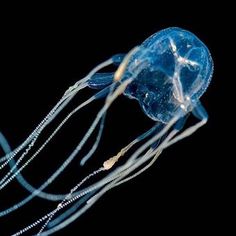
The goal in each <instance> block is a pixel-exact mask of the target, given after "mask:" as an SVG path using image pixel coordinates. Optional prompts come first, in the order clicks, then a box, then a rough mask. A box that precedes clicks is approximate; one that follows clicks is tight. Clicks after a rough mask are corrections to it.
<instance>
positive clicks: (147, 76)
mask: <svg viewBox="0 0 236 236" xmlns="http://www.w3.org/2000/svg"><path fill="white" fill-rule="evenodd" d="M133 74H135V78H134V80H133V81H132V83H130V84H129V85H128V86H127V88H126V90H125V92H124V94H125V95H126V96H128V97H129V98H132V99H136V100H138V102H139V104H140V106H141V107H142V109H143V111H144V112H145V114H146V115H147V116H149V117H150V118H151V119H153V120H155V121H161V122H163V123H167V122H169V121H170V120H171V119H172V118H173V117H174V116H176V115H177V114H181V113H183V112H182V109H183V108H184V109H185V110H186V112H189V111H190V110H191V109H192V107H193V106H194V105H195V103H196V102H197V101H198V100H199V98H200V97H201V96H202V94H203V93H204V92H205V90H206V89H207V87H208V85H209V83H210V81H211V77H212V74H213V61H212V58H211V55H210V52H209V50H208V48H207V47H206V45H205V44H204V43H203V42H202V41H201V40H200V39H199V38H197V36H195V35H194V34H193V33H191V32H189V31H186V30H183V29H181V28H177V27H174V28H168V29H164V30H161V31H159V32H157V33H155V34H153V35H152V36H150V37H149V38H148V39H146V40H145V41H144V42H143V43H142V44H141V45H140V47H139V50H138V51H137V52H136V53H135V54H134V55H133V56H132V57H131V59H130V62H129V65H128V66H127V72H126V73H125V74H124V77H123V79H126V78H129V77H130V76H132V75H133Z"/></svg>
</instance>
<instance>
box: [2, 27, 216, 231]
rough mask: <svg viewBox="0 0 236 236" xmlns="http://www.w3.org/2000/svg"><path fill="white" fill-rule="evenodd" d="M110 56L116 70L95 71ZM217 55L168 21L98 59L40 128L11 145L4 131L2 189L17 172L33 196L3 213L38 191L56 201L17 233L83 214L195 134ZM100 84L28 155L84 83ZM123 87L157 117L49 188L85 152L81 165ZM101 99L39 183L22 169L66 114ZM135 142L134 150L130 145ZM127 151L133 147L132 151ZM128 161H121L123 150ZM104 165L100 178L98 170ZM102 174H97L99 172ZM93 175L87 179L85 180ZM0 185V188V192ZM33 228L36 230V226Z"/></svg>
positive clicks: (203, 113) (51, 226) (204, 117)
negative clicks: (79, 175) (191, 120)
mask: <svg viewBox="0 0 236 236" xmlns="http://www.w3.org/2000/svg"><path fill="white" fill-rule="evenodd" d="M110 64H115V65H117V67H118V68H117V70H116V71H115V72H114V73H98V71H99V70H100V69H102V68H104V67H106V66H108V65H110ZM212 73H213V62H212V58H211V55H210V53H209V51H208V49H207V47H206V46H205V45H204V43H202V42H201V41H200V40H199V39H198V38H197V37H196V36H195V35H194V34H192V33H191V32H188V31H186V30H183V29H180V28H168V29H165V30H162V31H159V32H157V33H156V34H154V35H152V36H151V37H149V38H148V39H147V40H145V41H144V42H143V43H142V44H141V45H140V46H137V47H135V48H134V49H133V50H131V51H130V52H129V53H128V54H126V55H125V54H119V55H115V56H113V57H112V58H110V59H108V60H107V61H105V62H103V63H101V64H99V65H98V66H97V67H95V68H94V69H93V70H92V71H91V72H90V73H89V74H88V75H87V76H86V77H84V78H83V79H81V80H79V81H78V82H76V83H75V84H74V85H73V86H71V87H70V88H69V89H68V90H66V92H65V94H64V95H63V96H62V98H61V99H60V100H59V101H58V103H57V104H56V105H55V106H54V107H53V108H52V110H51V111H50V112H49V113H48V114H47V116H46V117H45V118H44V119H43V120H42V122H40V124H38V126H36V128H35V130H34V131H33V132H32V133H31V134H30V135H29V136H28V137H27V138H26V139H25V141H23V142H22V144H21V145H20V146H18V147H16V148H15V149H14V150H11V149H10V146H9V144H8V142H7V140H6V139H5V137H4V136H3V134H1V133H0V145H1V147H2V149H3V150H4V152H5V153H6V155H5V156H3V157H1V158H0V170H5V169H7V168H10V169H9V170H7V173H6V174H5V175H4V176H3V178H2V179H1V180H0V191H2V190H3V189H4V188H6V187H7V186H8V185H9V184H10V183H11V182H12V181H14V180H17V181H18V182H19V184H20V185H22V186H23V187H24V188H25V189H26V190H27V191H28V193H29V194H28V196H27V197H26V198H24V199H22V200H21V201H20V202H16V203H15V204H13V205H12V206H9V207H7V208H6V209H0V217H4V216H6V215H8V214H10V213H12V212H14V211H16V210H18V209H19V208H21V207H24V205H26V204H28V203H29V202H30V201H31V200H32V199H33V198H35V197H40V198H43V199H46V200H48V201H57V202H58V205H57V207H56V208H55V209H52V210H51V211H50V212H48V213H46V214H45V215H44V216H39V217H38V218H36V219H35V221H34V222H32V223H29V225H28V226H26V227H25V228H23V229H21V230H19V231H18V232H16V233H15V234H13V235H15V236H16V235H21V234H24V233H26V232H28V231H31V230H32V231H33V230H34V234H37V235H50V234H53V233H55V232H57V231H59V230H60V229H62V228H64V227H66V226H67V225H69V224H70V223H71V222H73V221H74V220H76V219H77V218H78V217H80V216H81V215H82V214H83V213H84V212H85V211H86V210H87V209H89V208H90V207H91V206H92V205H93V204H94V203H95V202H96V201H97V200H98V199H99V198H100V197H102V196H103V194H105V193H106V192H107V191H108V190H110V189H112V188H114V187H116V186H119V185H120V184H122V183H124V182H126V181H128V180H130V179H132V178H134V177H136V176H137V175H139V174H141V173H142V172H143V171H145V170H146V169H148V168H149V167H150V166H151V165H152V164H153V163H154V162H155V161H156V159H157V158H158V157H159V155H160V154H161V153H162V151H163V150H164V149H166V148H167V147H169V146H170V145H172V144H174V143H176V142H178V141H179V140H181V139H183V138H185V137H187V136H189V135H191V134H192V133H194V132H195V131H196V130H197V129H198V128H199V127H201V126H202V125H204V124H205V123H206V121H207V113H206V111H205V110H204V108H203V106H202V105H201V104H200V101H199V99H200V97H201V96H202V94H203V93H204V92H205V90H206V88H207V86H208V85H209V83H210V80H211V77H212ZM86 87H89V88H91V89H96V90H98V91H97V93H95V94H94V95H93V96H92V97H90V98H89V99H87V100H86V101H84V102H82V103H81V104H79V105H78V106H77V107H76V108H75V109H74V110H72V111H71V112H70V113H69V114H68V115H67V116H66V117H65V118H64V119H63V120H62V121H61V123H60V124H59V125H58V126H57V127H56V128H55V130H54V131H53V132H52V133H51V134H50V135H48V138H47V139H46V140H45V142H44V143H43V144H42V145H41V146H40V147H39V148H38V149H37V150H36V151H34V152H33V154H32V153H30V155H29V151H30V150H31V149H32V147H33V146H34V144H35V143H36V142H37V139H38V137H39V136H40V134H41V133H42V132H43V131H44V130H45V128H46V127H47V126H48V125H49V124H50V123H51V122H52V121H53V120H54V119H55V117H57V115H58V114H59V113H61V112H62V111H63V109H64V108H65V107H66V106H67V105H68V104H69V102H70V101H71V100H72V99H73V98H74V97H75V96H76V95H77V93H79V91H81V90H83V89H84V88H86ZM120 95H125V96H127V97H129V98H131V99H135V100H137V101H138V102H139V104H140V106H141V108H142V110H143V112H144V113H145V114H146V115H147V116H148V117H149V118H151V119H152V120H153V122H154V125H153V127H152V128H151V129H149V130H147V131H146V132H145V133H143V134H140V135H139V136H138V137H137V138H135V139H134V140H133V141H132V142H130V143H129V144H127V145H126V146H125V147H124V148H122V149H121V150H120V152H118V153H117V154H116V155H115V156H112V157H108V158H107V160H106V161H104V162H103V163H101V166H98V168H97V169H96V170H94V171H93V172H92V173H90V174H88V175H87V176H85V177H84V178H83V179H82V180H81V181H80V182H79V183H78V184H76V185H75V186H74V187H73V188H72V189H71V190H70V191H69V192H68V193H66V194H52V193H49V192H46V191H45V189H46V188H47V187H48V186H49V185H51V184H52V183H53V182H54V181H55V179H56V178H57V177H58V176H59V175H61V174H62V172H63V171H64V170H65V169H66V168H67V167H68V166H69V165H70V164H71V162H72V161H73V160H74V159H75V158H78V157H80V158H81V159H80V160H81V161H80V165H81V166H83V165H84V164H85V163H86V162H87V161H88V159H89V158H91V157H92V156H93V154H94V152H95V151H96V149H97V148H98V146H99V142H100V139H101V136H102V132H103V128H104V124H105V118H106V113H107V111H108V110H109V107H110V106H111V105H112V103H113V102H114V101H115V100H116V99H117V97H119V96H120ZM98 99H104V100H105V102H104V105H103V107H102V108H101V109H100V111H99V112H98V113H97V115H96V117H95V118H94V120H93V122H92V124H91V126H90V127H88V130H87V131H86V133H85V134H84V136H83V138H82V139H81V140H80V141H79V142H78V145H77V146H76V148H75V149H74V150H72V152H71V154H70V155H69V156H68V157H66V158H65V161H64V162H63V164H62V165H61V166H60V167H59V168H58V169H57V170H56V171H54V172H53V173H52V175H51V176H50V177H49V178H48V179H47V180H46V181H44V182H43V183H42V184H41V186H39V187H37V188H35V187H34V186H32V185H31V184H30V183H28V182H27V180H26V179H25V178H24V176H22V174H21V171H22V170H24V169H25V168H27V166H28V165H29V164H30V163H31V162H32V161H33V160H34V159H35V158H36V157H37V156H38V154H39V153H40V152H41V151H42V150H43V149H44V148H45V147H46V146H47V145H48V144H49V143H50V141H51V140H52V139H53V137H54V136H55V135H56V134H57V132H58V131H59V130H60V129H61V127H63V126H64V125H65V124H66V122H67V121H68V120H69V119H70V118H71V117H72V116H73V114H75V113H77V112H79V111H80V110H81V109H82V108H83V107H85V106H88V105H89V104H90V103H92V102H93V101H95V100H98ZM190 113H192V114H193V115H194V116H195V117H196V118H197V119H199V122H197V123H196V124H194V125H193V126H191V127H188V128H186V129H184V127H185V121H186V118H187V116H188V115H189V114H190ZM96 127H98V130H99V132H98V133H97V135H96V138H95V140H94V143H93V145H92V148H91V149H89V150H88V151H87V153H86V155H84V156H82V157H81V156H80V151H81V149H82V148H83V146H84V145H85V144H86V143H87V141H88V139H89V137H90V136H91V135H94V130H95V129H96ZM132 147H135V151H134V152H133V153H131V154H130V153H128V151H129V150H130V149H131V148H132ZM127 153H128V154H127ZM121 157H122V158H123V160H125V162H124V163H123V164H119V160H120V158H121ZM101 172H103V173H104V175H102V176H101V177H100V178H98V177H99V176H100V174H101ZM95 175H97V178H96V179H95V180H94V181H93V179H94V176H95ZM88 179H89V184H88V185H86V183H87V180H88ZM0 193H1V192H0ZM35 230H36V232H35Z"/></svg>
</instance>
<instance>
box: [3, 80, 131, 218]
mask: <svg viewBox="0 0 236 236" xmlns="http://www.w3.org/2000/svg"><path fill="white" fill-rule="evenodd" d="M132 79H133V78H130V79H128V80H126V81H124V82H122V83H121V84H120V85H119V86H118V87H117V88H116V89H115V90H114V91H113V92H112V93H110V94H109V95H108V96H107V99H106V102H105V104H104V106H103V107H102V108H101V110H100V111H99V112H98V114H97V116H96V118H95V119H94V121H93V123H92V125H91V126H90V127H89V129H88V131H87V132H86V134H85V135H84V137H83V138H82V140H81V141H80V143H79V144H78V145H77V147H76V148H75V149H74V151H73V152H72V153H71V154H70V155H69V157H68V158H67V159H66V160H65V161H64V163H63V164H62V165H61V166H60V167H59V168H58V169H57V170H56V171H55V172H54V173H53V174H52V175H51V176H50V177H49V178H48V179H47V180H46V181H45V182H44V183H43V184H42V185H41V186H40V187H39V188H38V189H37V190H36V191H35V192H34V193H32V194H31V195H29V196H28V197H26V198H25V199H23V200H22V201H20V202H18V203H17V204H15V205H13V206H11V207H9V208H7V209H5V210H3V211H1V212H0V217H1V216H4V215H7V214H9V213H10V212H12V211H14V210H16V209H18V208H19V207H22V206H23V205H25V204H26V203H27V202H29V201H30V200H32V199H33V198H34V197H35V196H37V193H38V192H40V191H42V190H43V189H44V188H46V187H47V186H48V185H49V184H51V183H52V182H53V181H54V180H55V179H56V178H57V177H58V176H59V175H60V174H61V173H62V172H63V170H64V169H65V168H66V167H67V166H68V165H69V164H70V163H71V161H72V160H73V159H74V158H75V156H76V155H77V154H78V152H79V151H80V150H81V148H82V147H83V145H84V144H85V143H86V141H87V140H88V138H89V137H90V135H91V134H92V132H93V131H94V129H95V128H96V126H97V124H98V123H99V121H100V120H101V118H102V116H103V115H104V113H105V112H106V111H107V109H108V108H109V107H110V105H111V104H112V102H113V101H114V100H115V99H116V98H117V97H118V96H120V95H121V94H122V93H123V91H124V90H125V88H126V86H127V85H128V84H129V83H130V82H131V81H132ZM94 96H96V95H94ZM28 162H29V160H28V161H27V163H28ZM27 163H26V164H27ZM18 171H19V170H18ZM10 181H11V180H10ZM6 184H8V182H4V186H3V187H5V185H6Z"/></svg>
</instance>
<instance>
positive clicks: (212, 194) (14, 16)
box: [0, 2, 235, 235]
mask: <svg viewBox="0 0 236 236" xmlns="http://www.w3.org/2000/svg"><path fill="white" fill-rule="evenodd" d="M156 5H157V6H155V5H152V4H147V3H145V4H144V3H143V4H142V5H140V4H137V3H135V5H133V7H132V8H131V9H129V8H128V7H127V6H126V5H124V4H121V3H114V5H112V4H111V5H109V6H108V5H106V6H104V7H102V6H100V7H98V8H96V7H95V6H94V5H93V4H92V3H91V6H90V7H87V8H85V7H82V6H78V7H73V6H71V9H70V10H68V11H67V10H65V9H64V7H63V6H54V7H52V8H50V9H49V7H48V6H45V7H42V10H40V9H41V7H29V6H26V8H25V9H24V10H19V9H18V7H17V6H15V7H14V9H13V7H12V6H11V7H10V8H8V9H6V11H5V13H6V14H4V17H2V23H1V25H2V33H1V39H2V43H1V79H0V104H1V116H0V130H1V132H3V133H4V134H5V135H6V137H7V138H8V141H9V143H10V144H11V146H12V147H16V146H17V145H19V144H20V143H21V142H22V140H24V138H25V137H27V135H28V134H29V133H30V131H31V130H32V129H33V128H34V127H35V125H36V124H38V123H39V122H40V120H41V119H42V118H43V116H44V115H46V114H47V112H48V111H49V110H50V108H52V106H53V105H54V104H55V103H56V102H57V101H58V99H59V98H60V97H61V96H62V94H63V93H64V91H65V90H66V89H67V88H68V87H69V86H70V85H72V84H73V83H75V82H76V81H77V80H79V79H81V78H82V77H83V76H84V75H85V74H86V73H87V72H88V71H89V70H90V69H92V68H93V67H94V66H95V65H97V64H98V63H100V62H102V61H104V60H105V59H107V58H109V57H110V56H111V55H114V54H116V53H120V52H127V51H129V50H130V49H131V48H132V47H133V46H135V45H138V44H140V43H141V42H142V41H143V40H144V39H146V38H147V37H148V36H150V35H151V34H153V33H155V32H156V31H158V30H160V29H163V28H166V27H170V26H178V27H182V28H186V29H188V30H190V31H192V32H193V33H195V34H196V35H197V36H198V37H199V38H200V39H202V40H203V41H204V42H205V43H206V45H207V46H208V47H209V50H210V51H211V53H212V57H213V60H214V63H215V71H214V76H213V79H212V83H211V84H210V87H209V89H208V90H207V92H206V94H204V96H203V98H202V99H201V100H202V103H203V105H204V106H205V107H206V110H207V111H208V113H209V122H208V123H207V125H206V126H204V127H203V128H202V129H200V130H199V131H198V132H197V133H195V134H194V135H192V136H191V137H189V138H187V139H186V140H183V141H181V142H180V143H178V144H176V145H174V146H172V147H171V148H169V149H167V150H166V151H165V152H164V153H163V154H162V156H161V157H160V159H159V160H158V161H157V162H156V164H155V165H154V166H152V167H151V168H150V169H149V170H148V171H147V172H145V173H143V174H142V175H141V176H139V177H137V178H136V179H134V180H132V181H131V182H128V183H126V184H124V185H122V186H121V187H119V188H116V189H114V190H112V191H110V192H109V193H107V194H106V195H105V196H104V197H103V198H102V199H101V200H99V201H98V202H97V203H96V204H95V205H94V206H93V207H92V208H91V209H90V210H89V211H87V212H86V213H85V214H84V215H83V216H82V217H81V218H80V219H79V220H77V221H76V222H74V223H73V224H71V225H70V226H68V227H67V228H65V229H63V230H62V231H60V232H59V233H56V234H55V235H81V234H83V235H84V233H86V234H87V235H90V234H92V233H97V234H103V235H110V234H113V233H122V234H126V233H128V232H130V233H131V235H135V234H138V233H140V234H141V235H154V234H159V235H165V234H168V233H170V232H171V233H175V234H177V233H181V234H183V233H186V234H188V235H193V234H194V233H201V234H202V233H203V232H204V233H207V234H210V233H212V232H213V231H215V230H216V231H218V232H220V230H223V231H225V230H227V229H229V225H230V220H228V215H229V213H228V210H230V208H229V206H228V205H227V202H229V200H228V198H229V196H230V194H229V189H228V188H227V185H228V183H229V177H228V174H230V171H228V170H227V171H226V168H228V165H229V157H231V156H232V154H231V153H230V152H229V147H230V146H231V145H230V142H229V141H228V140H229V139H230V130H232V129H233V123H231V122H230V119H231V117H232V112H233V108H234V106H235V105H231V104H230V103H231V102H232V101H233V94H232V93H231V92H230V91H232V90H233V88H234V82H233V75H234V68H233V67H231V66H230V64H231V60H232V59H231V57H232V55H233V50H234V47H233V41H234V40H233V36H231V34H230V32H231V30H232V28H231V22H232V18H233V15H231V13H230V6H227V5H226V4H225V5H224V6H217V5H216V4H214V6H211V7H210V8H209V9H207V8H206V6H205V5H204V4H200V3H198V4H197V3H193V2H189V3H186V4H183V5H181V4H180V5H178V4H177V5H176V6H174V5H172V4H171V3H169V4H167V5H168V6H161V5H158V4H156ZM21 7H22V6H21ZM28 7H29V9H28ZM4 9H5V8H4ZM27 9H28V10H27ZM83 14H84V15H83ZM231 89H232V90H231ZM90 94H91V92H90V91H86V92H85V93H82V95H81V96H82V97H83V96H88V95H90ZM79 101H80V100H79V98H78V100H76V101H74V103H73V104H72V105H71V108H72V107H73V105H74V106H75V105H76V104H78V102H79ZM101 105H102V102H97V103H96V104H95V105H92V106H91V107H89V108H88V109H85V110H84V111H82V112H81V117H80V116H76V117H74V118H73V119H72V121H71V122H69V123H68V126H66V127H65V128H64V129H63V130H62V132H61V133H60V134H59V135H58V136H57V137H55V140H54V141H53V143H52V146H50V145H49V147H48V148H46V151H45V152H43V153H42V155H40V157H39V158H38V159H37V160H36V161H35V164H32V166H29V168H28V169H27V170H26V171H25V172H23V173H24V176H26V177H27V179H28V180H29V181H30V183H32V184H34V185H35V186H39V185H40V183H41V182H42V181H43V180H44V179H46V176H49V175H50V174H51V173H52V172H53V170H55V168H56V167H57V166H58V165H59V164H60V163H62V161H63V160H64V159H65V158H66V156H67V155H68V154H69V152H70V151H71V150H73V147H74V146H75V145H76V143H77V142H78V140H79V138H80V137H81V135H82V134H83V132H84V131H85V128H86V127H88V125H89V123H90V122H91V121H92V118H93V116H94V115H95V114H96V111H97V109H98V108H99V107H100V106H101ZM67 111H68V110H67ZM152 124H153V122H152V121H151V120H149V119H148V118H146V117H145V115H144V114H143V113H142V112H141V110H140V109H139V106H138V104H136V102H135V101H130V100H128V99H127V98H119V99H118V101H117V102H115V104H114V106H113V107H112V108H111V110H110V112H109V114H108V117H107V123H106V129H105V133H104V137H103V139H102V143H101V147H100V149H99V150H98V153H97V154H96V155H95V156H94V157H93V161H92V160H91V162H89V163H88V166H87V167H85V169H84V170H81V169H80V167H79V164H78V160H79V159H77V160H75V161H74V162H73V165H72V167H69V168H68V171H66V173H65V174H64V175H63V176H62V177H61V178H60V179H59V180H58V181H57V182H56V184H55V186H54V187H52V188H49V189H48V191H51V192H63V190H64V191H69V189H70V188H71V187H73V185H74V184H76V183H77V182H78V181H79V180H81V178H83V176H85V175H86V174H88V173H89V172H90V170H94V169H95V168H97V167H99V166H100V165H101V163H102V162H103V160H105V159H106V158H107V157H109V156H110V155H114V154H115V153H116V152H117V151H119V149H120V148H121V147H122V146H124V145H125V144H126V143H128V142H129V141H131V140H132V139H133V138H134V137H136V136H137V135H138V134H139V133H140V132H143V131H144V130H146V129H147V128H148V127H150V126H151V125H152ZM47 134H48V133H47V132H46V133H45V134H44V135H43V137H46V136H47ZM226 172H227V173H226ZM25 194H26V192H24V191H23V190H22V188H21V187H19V186H18V185H17V184H16V183H13V184H11V185H9V188H8V189H7V190H4V191H2V193H1V195H0V206H1V209H2V208H5V207H6V206H7V205H11V204H12V203H14V202H16V201H17V200H20V199H22V198H23V197H24V196H25ZM55 206H56V205H55V204H53V205H50V204H48V203H47V202H45V201H41V200H34V201H32V203H30V204H29V205H28V206H27V207H24V208H22V209H20V210H19V211H18V212H17V213H13V214H11V215H9V216H6V217H5V218H1V219H0V235H10V233H14V232H16V231H17V230H18V229H20V228H22V227H24V226H26V225H27V223H29V222H32V221H34V220H35V219H37V218H38V217H39V216H41V215H43V214H45V213H46V212H47V211H49V210H51V209H53V207H55ZM229 218H230V217H229ZM225 219H227V220H226V221H227V225H225V224H224V220H225ZM223 231H222V232H223ZM142 232H143V233H142ZM29 235H31V234H29Z"/></svg>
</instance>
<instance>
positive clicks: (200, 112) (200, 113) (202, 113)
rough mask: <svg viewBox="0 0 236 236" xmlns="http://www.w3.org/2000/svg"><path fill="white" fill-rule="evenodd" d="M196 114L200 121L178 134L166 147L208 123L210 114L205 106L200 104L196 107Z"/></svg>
mask: <svg viewBox="0 0 236 236" xmlns="http://www.w3.org/2000/svg"><path fill="white" fill-rule="evenodd" d="M194 115H195V116H196V117H197V118H199V119H200V121H199V122H198V123H196V124H195V125H193V126H191V127H189V128H187V129H186V130H184V131H183V132H182V133H180V134H179V135H178V136H176V137H175V138H173V139H172V140H171V141H170V142H169V143H168V144H167V146H166V147H168V146H170V145H173V144H174V143H176V142H178V141H180V140H182V139H184V138H186V137H188V136H190V135H191V134H193V133H194V132H196V131H197V130H198V129H199V128H201V127H202V126H203V125H205V124H206V123H207V120H208V115H207V113H206V110H205V109H204V107H203V106H202V105H200V104H198V105H197V106H196V107H195V108H194Z"/></svg>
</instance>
